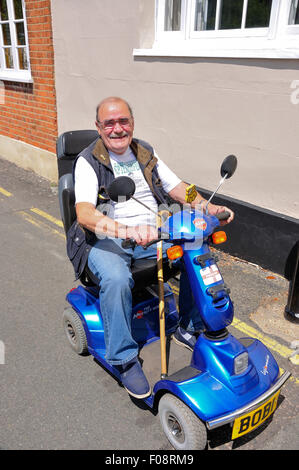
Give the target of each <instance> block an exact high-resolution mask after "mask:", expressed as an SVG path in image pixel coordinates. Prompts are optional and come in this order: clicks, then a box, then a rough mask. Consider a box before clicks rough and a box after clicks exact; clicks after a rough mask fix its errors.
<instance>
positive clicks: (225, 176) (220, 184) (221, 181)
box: [206, 173, 228, 214]
mask: <svg viewBox="0 0 299 470" xmlns="http://www.w3.org/2000/svg"><path fill="white" fill-rule="evenodd" d="M227 175H228V173H225V175H224V176H223V178H221V180H220V183H219V185H218V187H217V189H216V190H215V191H214V192H213V194H212V196H211V197H210V199H209V200H208V202H207V204H206V214H208V205H209V204H210V202H211V200H212V199H213V197H214V196H215V194H216V193H217V191H218V189H219V188H220V186H222V185H223V183H224V181H225V180H226V178H227Z"/></svg>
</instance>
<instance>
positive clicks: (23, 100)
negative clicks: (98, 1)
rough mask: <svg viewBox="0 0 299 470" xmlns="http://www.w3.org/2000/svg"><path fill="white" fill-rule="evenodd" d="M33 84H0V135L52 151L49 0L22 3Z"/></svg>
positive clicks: (53, 97)
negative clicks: (0, 91)
mask: <svg viewBox="0 0 299 470" xmlns="http://www.w3.org/2000/svg"><path fill="white" fill-rule="evenodd" d="M25 9H26V18H27V27H28V37H29V55H30V64H31V73H32V78H33V83H28V84H26V83H18V82H9V81H5V82H4V89H5V92H4V93H5V95H4V105H2V106H1V109H0V134H2V135H5V136H8V137H12V138H14V139H18V140H22V141H23V142H26V143H28V144H31V145H34V146H36V147H39V148H42V149H44V150H48V151H50V152H55V142H56V138H57V115H56V95H55V81H54V52H53V41H52V37H53V36H52V23H51V1H50V0H41V1H39V0H25Z"/></svg>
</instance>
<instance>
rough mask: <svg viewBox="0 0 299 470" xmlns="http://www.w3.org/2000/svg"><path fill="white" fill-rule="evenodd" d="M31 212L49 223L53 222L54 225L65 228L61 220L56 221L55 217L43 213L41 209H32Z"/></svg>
mask: <svg viewBox="0 0 299 470" xmlns="http://www.w3.org/2000/svg"><path fill="white" fill-rule="evenodd" d="M30 210H31V212H34V213H35V214H38V215H40V216H41V217H43V218H44V219H47V220H49V222H52V223H53V224H55V225H58V227H61V228H63V223H62V221H61V220H59V219H56V218H55V217H53V216H52V215H50V214H48V213H47V212H45V211H42V210H41V209H38V208H37V207H31V209H30Z"/></svg>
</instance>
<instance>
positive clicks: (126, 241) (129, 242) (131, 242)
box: [121, 238, 136, 249]
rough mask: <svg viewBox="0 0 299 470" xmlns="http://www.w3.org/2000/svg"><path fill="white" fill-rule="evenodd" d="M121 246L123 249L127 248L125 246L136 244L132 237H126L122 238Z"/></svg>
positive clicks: (133, 246)
mask: <svg viewBox="0 0 299 470" xmlns="http://www.w3.org/2000/svg"><path fill="white" fill-rule="evenodd" d="M121 246H122V248H124V249H127V248H135V246H136V241H135V240H134V238H128V239H127V240H123V241H122V242H121Z"/></svg>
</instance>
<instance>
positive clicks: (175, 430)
mask: <svg viewBox="0 0 299 470" xmlns="http://www.w3.org/2000/svg"><path fill="white" fill-rule="evenodd" d="M166 422H167V426H168V429H169V432H170V433H171V434H172V436H173V437H174V438H175V439H176V440H177V441H178V442H179V443H180V444H182V443H183V442H184V441H185V434H184V430H183V428H182V426H181V424H180V422H179V420H178V419H177V417H176V416H175V415H174V414H173V413H167V416H166Z"/></svg>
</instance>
